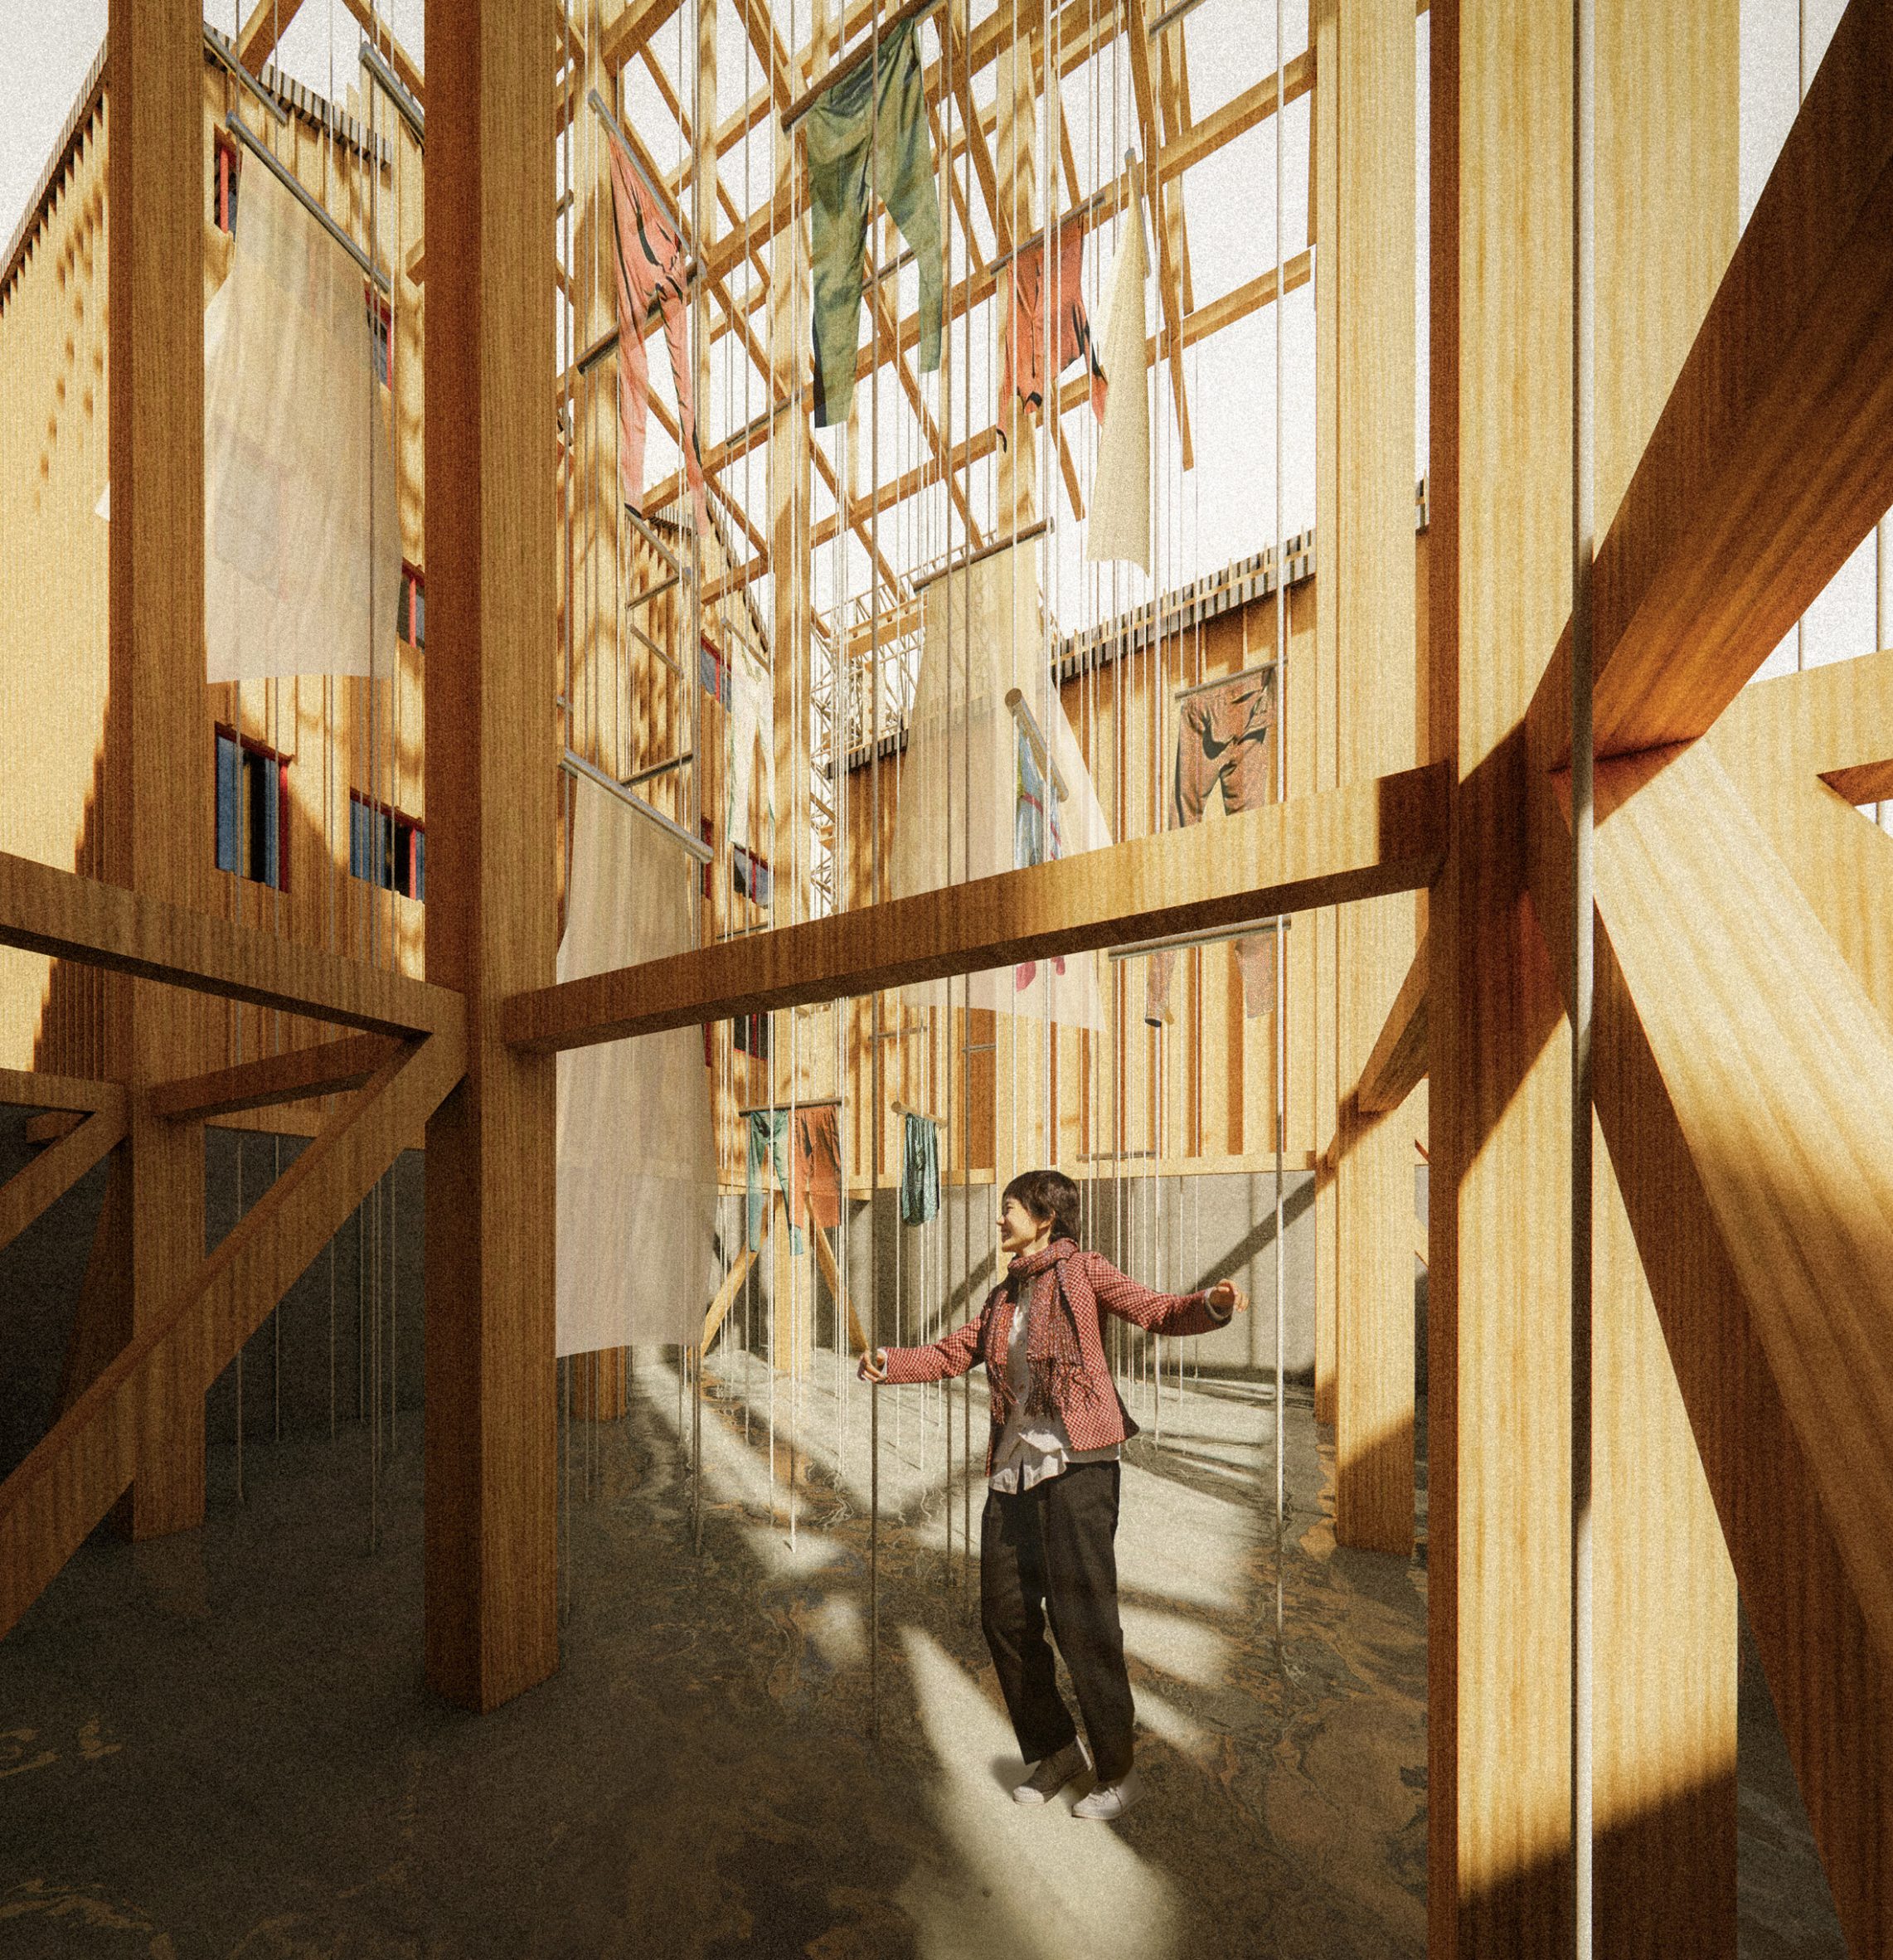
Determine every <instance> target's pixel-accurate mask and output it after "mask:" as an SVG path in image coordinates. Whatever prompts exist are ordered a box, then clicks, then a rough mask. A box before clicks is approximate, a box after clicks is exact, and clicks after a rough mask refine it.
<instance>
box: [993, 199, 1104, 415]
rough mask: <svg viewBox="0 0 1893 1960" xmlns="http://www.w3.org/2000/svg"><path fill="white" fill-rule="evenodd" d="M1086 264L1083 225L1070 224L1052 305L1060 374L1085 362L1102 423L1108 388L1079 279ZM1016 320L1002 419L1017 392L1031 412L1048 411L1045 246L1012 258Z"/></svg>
mask: <svg viewBox="0 0 1893 1960" xmlns="http://www.w3.org/2000/svg"><path fill="white" fill-rule="evenodd" d="M1084 263H1085V221H1084V219H1083V218H1082V217H1074V218H1068V219H1067V220H1066V221H1065V223H1064V225H1063V226H1061V227H1060V230H1059V233H1058V264H1057V268H1056V284H1054V286H1053V288H1052V293H1051V305H1052V311H1053V315H1054V318H1055V323H1056V327H1055V331H1056V335H1057V343H1056V358H1057V361H1058V372H1059V373H1060V374H1063V373H1064V372H1065V369H1066V368H1068V367H1069V366H1070V365H1071V364H1072V362H1073V361H1078V360H1082V361H1084V362H1085V365H1086V366H1088V367H1089V368H1090V371H1091V412H1092V413H1093V414H1094V415H1095V416H1096V417H1097V418H1098V420H1099V421H1100V422H1102V421H1103V420H1104V400H1105V394H1106V384H1105V381H1104V369H1103V368H1101V367H1100V366H1099V365H1098V350H1097V348H1096V347H1095V346H1093V344H1092V341H1091V322H1090V318H1089V317H1088V316H1087V315H1086V313H1085V295H1084V291H1083V289H1082V287H1081V285H1080V275H1081V274H1082V271H1083V268H1084ZM1045 300H1046V293H1045V241H1044V240H1043V239H1041V240H1039V242H1038V243H1037V244H1036V245H1027V247H1026V248H1025V250H1023V251H1022V252H1020V253H1018V254H1017V255H1016V256H1015V257H1014V258H1013V260H1012V324H1011V326H1010V327H1008V328H1007V333H1006V369H1005V376H1004V379H1003V380H1002V381H1001V382H1000V384H999V418H1000V420H1001V422H1002V423H1003V422H1004V420H1005V411H1006V404H1007V401H1008V400H1010V399H1011V397H1012V394H1013V392H1014V391H1015V390H1016V391H1017V394H1018V397H1019V399H1020V400H1022V402H1024V403H1025V404H1026V405H1027V407H1028V408H1033V409H1037V410H1041V412H1042V411H1043V410H1044V407H1045V374H1044V367H1045V340H1046V325H1045Z"/></svg>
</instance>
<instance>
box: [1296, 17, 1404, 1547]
mask: <svg viewBox="0 0 1893 1960" xmlns="http://www.w3.org/2000/svg"><path fill="white" fill-rule="evenodd" d="M1333 40H1334V43H1335V46H1336V51H1337V61H1336V63H1335V69H1334V75H1335V82H1336V86H1335V90H1334V92H1333V94H1332V95H1331V96H1330V97H1329V98H1328V101H1327V104H1326V106H1327V108H1328V111H1329V113H1330V114H1331V116H1332V120H1333V122H1334V124H1335V128H1334V131H1333V140H1334V142H1335V143H1336V145H1337V158H1336V177H1337V192H1338V196H1337V204H1336V209H1335V211H1334V214H1333V215H1334V222H1333V229H1332V232H1330V233H1328V234H1326V235H1323V240H1322V252H1323V257H1324V258H1325V259H1326V260H1328V263H1329V264H1330V265H1332V268H1333V276H1332V279H1330V280H1329V281H1328V284H1327V286H1326V289H1325V291H1324V293H1323V298H1324V299H1325V301H1326V302H1327V303H1328V305H1329V306H1330V308H1332V312H1333V315H1334V317H1333V318H1332V321H1331V323H1330V324H1329V326H1328V332H1329V333H1330V334H1331V335H1332V350H1333V355H1334V359H1335V376H1334V385H1333V390H1332V396H1331V397H1330V398H1329V399H1330V400H1331V403H1332V414H1333V417H1334V428H1335V435H1336V443H1335V447H1334V450H1333V465H1334V466H1333V468H1332V470H1331V471H1330V472H1329V479H1330V481H1331V483H1332V485H1333V489H1332V492H1331V495H1330V497H1329V500H1328V512H1329V514H1330V515H1331V517H1332V522H1333V530H1332V531H1331V532H1330V533H1329V535H1328V536H1327V537H1324V538H1323V539H1322V540H1321V541H1320V544H1319V547H1318V548H1319V550H1320V551H1321V569H1320V573H1319V576H1320V577H1321V580H1322V594H1323V609H1324V610H1325V611H1328V613H1329V614H1331V615H1332V618H1333V619H1334V620H1335V623H1336V631H1335V638H1334V643H1333V653H1334V657H1335V679H1336V690H1335V713H1336V721H1337V735H1338V742H1339V765H1340V770H1339V773H1340V777H1341V779H1342V781H1344V782H1360V781H1364V780H1366V779H1368V778H1371V777H1374V776H1381V775H1389V774H1392V773H1393V772H1394V771H1395V769H1407V768H1410V767H1411V766H1412V764H1413V762H1414V759H1415V758H1414V752H1413V750H1414V694H1415V677H1414V662H1415V637H1414V620H1413V609H1414V553H1413V411H1414V358H1415V357H1414V326H1413V280H1414V227H1413V197H1414V174H1413V143H1412V141H1411V138H1410V132H1411V129H1412V127H1413V95H1414V53H1413V49H1414V27H1413V15H1412V12H1411V9H1410V7H1408V6H1407V5H1406V4H1405V0H1352V3H1351V4H1349V5H1347V6H1345V7H1342V9H1341V10H1340V20H1339V22H1338V29H1337V32H1336V34H1335V35H1334V36H1333ZM1413 953H1414V901H1413V899H1412V897H1411V895H1409V894H1407V893H1405V892H1402V893H1400V894H1399V895H1396V896H1394V897H1391V898H1382V899H1371V900H1367V901H1366V902H1365V903H1363V904H1360V905H1346V906H1343V907H1342V908H1341V909H1340V910H1339V912H1338V914H1337V917H1336V919H1335V975H1336V982H1337V986H1336V999H1335V1039H1336V1049H1337V1080H1338V1083H1339V1085H1340V1088H1341V1090H1342V1096H1341V1103H1340V1109H1339V1112H1338V1115H1337V1124H1336V1135H1335V1141H1334V1151H1335V1162H1334V1178H1333V1189H1334V1203H1335V1212H1336V1220H1335V1223H1336V1253H1337V1259H1336V1265H1335V1288H1336V1290H1335V1302H1334V1310H1335V1337H1336V1338H1335V1350H1334V1360H1335V1376H1334V1389H1335V1535H1336V1537H1337V1538H1338V1539H1339V1540H1340V1541H1341V1542H1342V1544H1344V1545H1357V1546H1361V1547H1364V1548H1366V1549H1368V1550H1376V1551H1389V1552H1399V1553H1401V1554H1405V1553H1406V1552H1408V1551H1410V1550H1412V1547H1413V1144H1412V1139H1411V1136H1410V1133H1409V1132H1408V1131H1407V1129H1406V1128H1405V1125H1404V1124H1402V1123H1400V1122H1398V1121H1396V1120H1395V1119H1392V1118H1386V1117H1376V1116H1371V1115H1368V1114H1366V1113H1364V1112H1363V1111H1362V1110H1361V1109H1360V1108H1359V1107H1358V1104H1357V1099H1356V1096H1355V1093H1354V1084H1356V1083H1357V1081H1358V1079H1359V1078H1360V1075H1361V1071H1362V1067H1363V1066H1364V1065H1365V1064H1366V1060H1367V1057H1368V1055H1369V1054H1370V1053H1371V1051H1372V1049H1373V1046H1374V1043H1375V1041H1376V1039H1377V1038H1378V1036H1379V1035H1380V1032H1381V1027H1382V1026H1383V1025H1384V1024H1385V1022H1386V1017H1387V1012H1388V1010H1389V1009H1390V1008H1391V1007H1392V1006H1393V1003H1394V997H1395V995H1396V994H1397V993H1398V992H1399V991H1400V982H1402V981H1403V980H1404V979H1405V978H1406V974H1407V969H1408V968H1409V967H1410V965H1411V964H1412V963H1413Z"/></svg>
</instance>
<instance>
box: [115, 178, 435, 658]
mask: <svg viewBox="0 0 1893 1960" xmlns="http://www.w3.org/2000/svg"><path fill="white" fill-rule="evenodd" d="M231 251H232V258H231V270H230V276H229V277H228V278H227V279H226V280H225V281H224V283H223V284H222V285H221V287H220V288H219V289H218V290H217V293H216V297H215V298H213V299H212V300H211V303H210V305H209V307H208V308H206V312H205V315H204V641H205V655H206V658H205V674H206V678H207V679H210V680H212V681H251V680H256V679H259V678H260V677H263V676H265V675H269V674H353V675H379V676H381V677H383V678H387V677H391V676H392V674H393V673H394V671H395V657H396V653H395V612H396V604H397V602H398V599H399V596H400V577H401V542H400V518H399V517H398V515H397V512H396V506H395V464H394V449H393V444H392V443H391V440H390V437H389V432H388V415H387V410H386V407H385V405H384V403H383V400H382V391H381V386H380V385H379V384H378V383H377V382H376V379H375V371H374V366H373V362H372V358H371V350H370V344H369V327H368V313H367V309H366V308H365V306H364V305H363V302H362V269H361V267H360V266H359V265H357V264H356V263H355V261H354V260H352V259H351V258H350V257H349V256H348V255H347V253H346V252H344V251H343V250H342V248H341V246H340V245H337V243H336V242H335V240H333V239H332V238H331V237H329V235H328V233H326V232H325V231H324V230H323V229H322V227H321V226H318V224H317V223H316V221H314V219H313V218H312V217H311V216H309V215H308V212H307V211H304V210H303V208H302V206H300V205H299V204H298V203H297V202H296V201H295V200H294V198H293V197H292V196H290V195H289V192H287V191H285V190H284V188H283V187H282V186H281V185H280V184H279V183H278V182H276V180H275V178H274V177H272V176H271V175H270V174H269V172H268V171H267V170H265V169H264V168H262V167H260V166H258V167H255V168H253V169H251V170H249V171H247V172H245V179H244V192H243V215H242V216H241V218H240V220H239V221H238V224H237V227H236V235H235V243H234V245H233V246H232V248H231ZM108 494H109V487H108ZM107 508H108V509H109V505H108V506H107Z"/></svg>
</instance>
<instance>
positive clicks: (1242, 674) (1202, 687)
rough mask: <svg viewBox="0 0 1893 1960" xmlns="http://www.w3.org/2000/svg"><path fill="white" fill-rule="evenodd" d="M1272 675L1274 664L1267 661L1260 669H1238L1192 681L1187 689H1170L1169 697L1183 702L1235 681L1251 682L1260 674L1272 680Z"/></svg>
mask: <svg viewBox="0 0 1893 1960" xmlns="http://www.w3.org/2000/svg"><path fill="white" fill-rule="evenodd" d="M1274 673H1275V663H1274V661H1272V660H1267V661H1264V662H1262V664H1261V665H1260V667H1239V668H1238V669H1237V670H1236V671H1235V672H1234V673H1233V674H1218V675H1216V677H1215V678H1214V679H1213V680H1209V681H1192V682H1191V683H1190V685H1189V686H1187V687H1172V689H1171V690H1170V696H1171V699H1172V700H1173V701H1184V700H1187V698H1188V697H1189V696H1191V695H1192V694H1208V693H1210V692H1211V691H1212V690H1214V689H1216V688H1218V687H1227V686H1230V685H1231V684H1232V683H1233V682H1237V681H1252V680H1254V679H1255V678H1256V677H1257V676H1259V675H1262V674H1266V675H1268V676H1269V678H1270V679H1271V680H1273V679H1274Z"/></svg>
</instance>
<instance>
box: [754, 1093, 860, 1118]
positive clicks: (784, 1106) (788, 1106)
mask: <svg viewBox="0 0 1893 1960" xmlns="http://www.w3.org/2000/svg"><path fill="white" fill-rule="evenodd" d="M841 1106H842V1099H841V1098H840V1097H839V1096H808V1097H807V1098H800V1097H791V1098H790V1099H789V1101H788V1102H786V1103H751V1104H750V1105H749V1107H748V1108H747V1109H739V1110H738V1111H737V1112H736V1113H737V1114H738V1115H739V1116H774V1115H776V1114H777V1113H787V1112H789V1111H793V1110H798V1109H840V1108H841Z"/></svg>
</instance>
